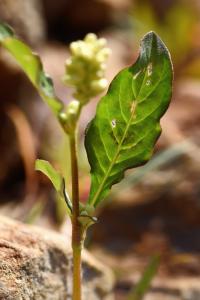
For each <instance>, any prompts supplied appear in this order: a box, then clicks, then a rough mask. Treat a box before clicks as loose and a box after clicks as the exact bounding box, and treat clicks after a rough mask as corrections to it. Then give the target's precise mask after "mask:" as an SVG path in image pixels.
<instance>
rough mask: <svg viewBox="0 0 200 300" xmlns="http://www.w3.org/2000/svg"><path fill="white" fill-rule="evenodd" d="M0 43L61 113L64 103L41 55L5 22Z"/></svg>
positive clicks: (49, 103)
mask: <svg viewBox="0 0 200 300" xmlns="http://www.w3.org/2000/svg"><path fill="white" fill-rule="evenodd" d="M0 44H1V45H2V46H3V47H4V48H6V49H7V50H8V52H9V53H10V54H11V55H12V56H13V57H14V59H15V60H16V61H17V63H18V64H19V65H20V67H21V68H22V69H23V71H24V72H25V73H26V75H27V76H28V78H29V79H30V81H31V82H32V84H33V85H34V86H35V87H36V89H37V90H38V92H39V94H40V96H41V97H42V98H43V99H44V101H45V102H46V103H47V104H48V105H49V107H50V108H51V109H52V111H53V112H54V113H55V114H56V115H59V113H60V112H61V111H62V109H63V103H62V101H61V100H59V99H58V98H57V97H56V95H55V93H54V87H53V82H52V80H51V79H50V78H49V76H48V75H47V74H46V73H45V72H44V70H43V65H42V63H41V60H40V58H39V56H38V55H37V54H35V53H33V52H32V50H31V49H30V48H29V47H28V46H27V45H26V44H25V43H23V42H21V41H20V40H18V39H17V38H15V37H14V34H13V31H12V29H11V28H10V27H9V26H8V25H6V24H4V23H0Z"/></svg>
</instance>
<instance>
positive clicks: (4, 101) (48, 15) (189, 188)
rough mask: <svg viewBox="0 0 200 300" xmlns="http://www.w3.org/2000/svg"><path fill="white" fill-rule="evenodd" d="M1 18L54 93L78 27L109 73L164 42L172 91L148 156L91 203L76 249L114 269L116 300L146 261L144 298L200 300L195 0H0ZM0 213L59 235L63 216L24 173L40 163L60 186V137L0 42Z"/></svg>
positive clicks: (44, 188) (85, 187)
mask: <svg viewBox="0 0 200 300" xmlns="http://www.w3.org/2000/svg"><path fill="white" fill-rule="evenodd" d="M0 19H1V20H4V21H6V22H7V23H9V24H10V25H11V26H12V27H13V28H14V29H15V31H16V32H17V35H18V36H19V37H20V38H22V39H23V40H24V41H26V42H27V43H28V44H29V45H31V46H32V48H33V49H34V51H36V52H38V53H39V55H40V56H41V58H42V60H43V62H44V65H45V69H46V71H47V72H48V73H49V74H50V75H51V77H52V78H53V79H54V83H55V88H56V91H57V94H58V96H59V97H61V98H62V99H65V101H66V102H67V101H69V100H70V99H71V94H72V91H71V90H70V89H69V88H67V87H65V86H64V85H63V83H62V80H61V78H62V76H63V74H64V62H65V60H66V58H67V57H68V56H69V51H68V46H69V43H70V42H71V41H74V40H76V39H81V38H83V37H84V35H85V34H86V33H88V32H95V33H96V34H97V35H98V36H102V37H105V38H107V40H108V45H109V47H110V48H111V49H112V55H111V57H110V59H109V62H108V70H107V78H108V79H109V81H111V80H112V78H113V77H114V76H115V75H116V73H117V72H118V71H119V70H120V69H121V68H123V67H125V66H127V65H129V64H132V63H133V61H134V60H135V59H136V57H137V55H138V51H139V50H138V49H139V40H140V39H141V38H142V36H143V35H144V34H145V33H146V32H148V31H150V30H154V31H155V32H157V33H158V34H159V35H160V37H161V38H162V40H163V41H164V42H165V43H166V45H167V47H168V48H169V50H170V52H171V56H172V61H173V64H174V77H175V78H174V88H173V90H174V92H173V99H172V102H171V105H170V108H169V110H168V112H167V114H166V116H165V117H164V118H163V119H162V127H163V133H162V136H161V138H160V139H159V141H158V143H157V146H156V149H155V154H154V156H153V159H152V160H151V161H150V162H149V163H148V164H146V165H145V166H143V167H141V168H138V169H135V170H131V171H128V172H127V174H126V178H125V179H124V180H123V181H122V182H121V183H120V184H119V185H117V186H116V187H114V188H113V189H112V192H111V194H110V195H109V198H108V199H107V200H106V201H105V202H104V205H103V206H102V207H100V208H99V210H98V219H99V222H98V224H97V225H95V226H93V228H91V230H90V231H89V235H88V239H87V241H86V246H87V248H88V249H89V250H90V251H91V252H92V253H94V254H95V256H96V257H98V258H99V259H100V260H101V261H103V262H104V263H106V264H107V265H108V266H110V267H111V268H112V269H113V270H114V272H115V275H116V286H115V298H116V299H117V300H123V299H126V295H127V293H128V292H129V290H130V289H131V288H132V287H134V285H135V284H136V283H137V282H138V280H139V279H140V277H141V274H142V272H143V270H144V268H145V267H146V266H147V265H148V262H149V260H150V258H151V257H152V256H153V255H155V254H160V257H161V258H160V266H159V268H158V271H157V273H156V275H155V278H154V281H153V283H152V287H151V288H150V289H149V291H148V293H147V295H146V296H145V297H146V298H145V299H149V300H150V299H154V300H196V299H200V284H199V282H200V281H199V280H200V254H199V253H200V185H199V183H200V151H199V150H200V148H199V147H200V131H199V126H200V106H199V103H200V39H199V36H200V2H199V1H198V0H190V1H187V0H162V1H160V0H81V1H78V0H73V1H72V0H59V1H54V0H40V1H39V0H29V1H27V0H15V1H13V0H0ZM0 101H1V105H0V122H1V123H0V124H1V126H0V153H1V160H0V170H1V172H0V214H3V215H6V216H9V217H12V218H15V219H18V220H21V221H24V222H28V223H34V224H38V225H41V226H45V227H47V228H51V229H55V230H58V231H62V232H66V231H68V230H69V220H68V219H67V218H66V216H65V205H64V204H63V203H61V202H60V201H58V199H57V198H56V195H55V194H54V191H53V189H52V187H51V184H50V182H49V181H48V179H46V178H45V177H44V176H42V175H41V174H39V173H37V174H36V172H35V171H34V161H35V159H36V158H43V159H46V160H50V161H51V162H52V164H53V165H54V166H55V167H56V168H57V169H59V170H61V171H62V172H64V173H65V176H66V178H67V181H68V188H69V187H70V168H69V166H70V162H69V153H68V141H67V140H66V139H65V138H64V136H63V132H62V131H61V130H60V128H59V125H58V124H57V121H56V120H54V118H53V116H52V114H51V112H50V111H49V109H48V107H47V106H46V105H45V104H44V103H43V102H42V100H41V99H40V98H39V96H38V94H37V93H36V91H35V90H34V89H33V87H32V86H31V84H30V83H29V82H28V80H27V79H26V77H25V75H24V74H23V73H22V72H21V70H20V69H19V68H18V66H17V65H16V63H15V62H14V61H13V60H12V59H11V57H10V56H9V55H8V54H7V53H6V52H5V51H3V49H0ZM97 102H98V99H95V100H94V101H93V102H92V103H90V104H89V105H88V106H87V107H86V108H85V109H84V111H83V114H82V117H81V120H80V153H79V165H80V191H81V199H82V201H86V199H87V195H88V191H89V187H90V179H89V175H88V171H89V166H88V163H87V159H86V154H85V150H84V147H83V139H84V130H85V127H86V126H87V124H88V122H89V120H90V119H91V118H92V117H93V116H94V113H95V107H96V103H97Z"/></svg>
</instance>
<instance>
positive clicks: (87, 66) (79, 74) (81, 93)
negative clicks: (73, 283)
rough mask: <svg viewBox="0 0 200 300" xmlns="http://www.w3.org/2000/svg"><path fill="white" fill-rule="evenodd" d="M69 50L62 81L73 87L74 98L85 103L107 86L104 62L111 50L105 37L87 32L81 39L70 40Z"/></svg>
mask: <svg viewBox="0 0 200 300" xmlns="http://www.w3.org/2000/svg"><path fill="white" fill-rule="evenodd" d="M70 51H71V57H70V58H69V59H67V61H66V70H65V76H64V82H65V83H66V84H68V85H70V86H72V87H74V89H75V92H74V94H73V96H74V98H75V99H76V100H78V101H80V102H81V103H82V104H85V103H87V102H88V101H89V100H90V99H91V98H92V97H95V96H97V95H98V94H100V93H101V92H103V91H104V90H105V88H106V87H107V84H108V82H107V80H106V78H105V68H106V64H105V62H106V60H107V59H108V57H109V55H110V52H111V50H110V49H109V48H107V47H106V40H105V39H103V38H100V39H98V38H97V36H96V35H95V34H93V33H89V34H87V35H86V37H85V38H84V40H83V41H77V42H72V43H71V45H70Z"/></svg>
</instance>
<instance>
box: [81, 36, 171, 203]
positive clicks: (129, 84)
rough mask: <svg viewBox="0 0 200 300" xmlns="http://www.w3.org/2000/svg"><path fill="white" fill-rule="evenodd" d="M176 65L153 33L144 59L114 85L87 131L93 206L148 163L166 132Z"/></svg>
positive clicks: (145, 46) (142, 52) (143, 45)
mask: <svg viewBox="0 0 200 300" xmlns="http://www.w3.org/2000/svg"><path fill="white" fill-rule="evenodd" d="M172 78H173V72H172V64H171V59H170V55H169V52H168V50H167V48H166V46H165V45H164V44H163V42H162V41H161V40H160V38H159V37H158V36H157V35H156V34H155V33H153V32H149V33H148V34H147V35H145V36H144V38H143V40H142V41H141V49H140V55H139V57H138V59H137V61H136V62H135V64H134V65H133V66H131V67H128V68H126V69H124V70H122V71H121V72H120V73H119V74H118V75H117V76H116V77H115V78H114V80H113V81H112V83H111V85H110V87H109V90H108V93H107V95H106V96H104V97H103V98H102V99H101V101H100V103H99V104H98V107H97V112H96V116H95V118H94V119H93V120H92V122H91V123H90V125H89V128H88V130H87V132H86V138H85V147H86V151H87V156H88V160H89V163H90V166H91V189H90V196H89V200H88V201H89V203H90V204H92V205H94V206H96V205H97V204H98V203H99V202H100V201H101V200H102V199H103V198H105V196H106V195H107V193H108V192H109V190H110V188H111V187H112V185H113V184H115V183H117V182H119V181H120V180H122V178H123V176H124V171H125V170H126V169H129V168H134V167H137V166H140V165H142V164H144V163H145V162H147V161H148V160H149V159H150V157H151V155H152V153H153V148H154V145H155V143H156V141H157V139H158V137H159V135H160V133H161V127H160V118H161V117H162V116H163V114H164V113H165V111H166V109H167V108H168V105H169V103H170V99H171V94H172Z"/></svg>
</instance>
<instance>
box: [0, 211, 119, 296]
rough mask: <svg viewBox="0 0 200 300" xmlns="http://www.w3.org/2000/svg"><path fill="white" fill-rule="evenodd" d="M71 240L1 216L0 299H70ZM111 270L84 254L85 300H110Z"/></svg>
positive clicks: (86, 253) (85, 252) (84, 252)
mask: <svg viewBox="0 0 200 300" xmlns="http://www.w3.org/2000/svg"><path fill="white" fill-rule="evenodd" d="M71 278H72V253H71V247H70V242H69V238H65V237H64V236H62V235H59V234H57V233H54V232H51V231H48V230H44V229H42V228H40V227H33V226H29V225H25V224H22V223H19V222H17V221H13V220H11V219H8V218H6V217H3V216H0V299H1V300H29V299H31V300H36V299H37V300H45V299H47V300H70V299H71ZM112 287H113V277H112V273H111V272H110V270H109V269H107V268H106V267H105V266H103V265H102V264H101V263H99V262H98V261H97V260H96V259H94V257H92V256H91V255H90V254H89V253H88V252H87V251H83V299H87V300H100V299H101V300H111V299H112V294H111V290H112Z"/></svg>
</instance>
